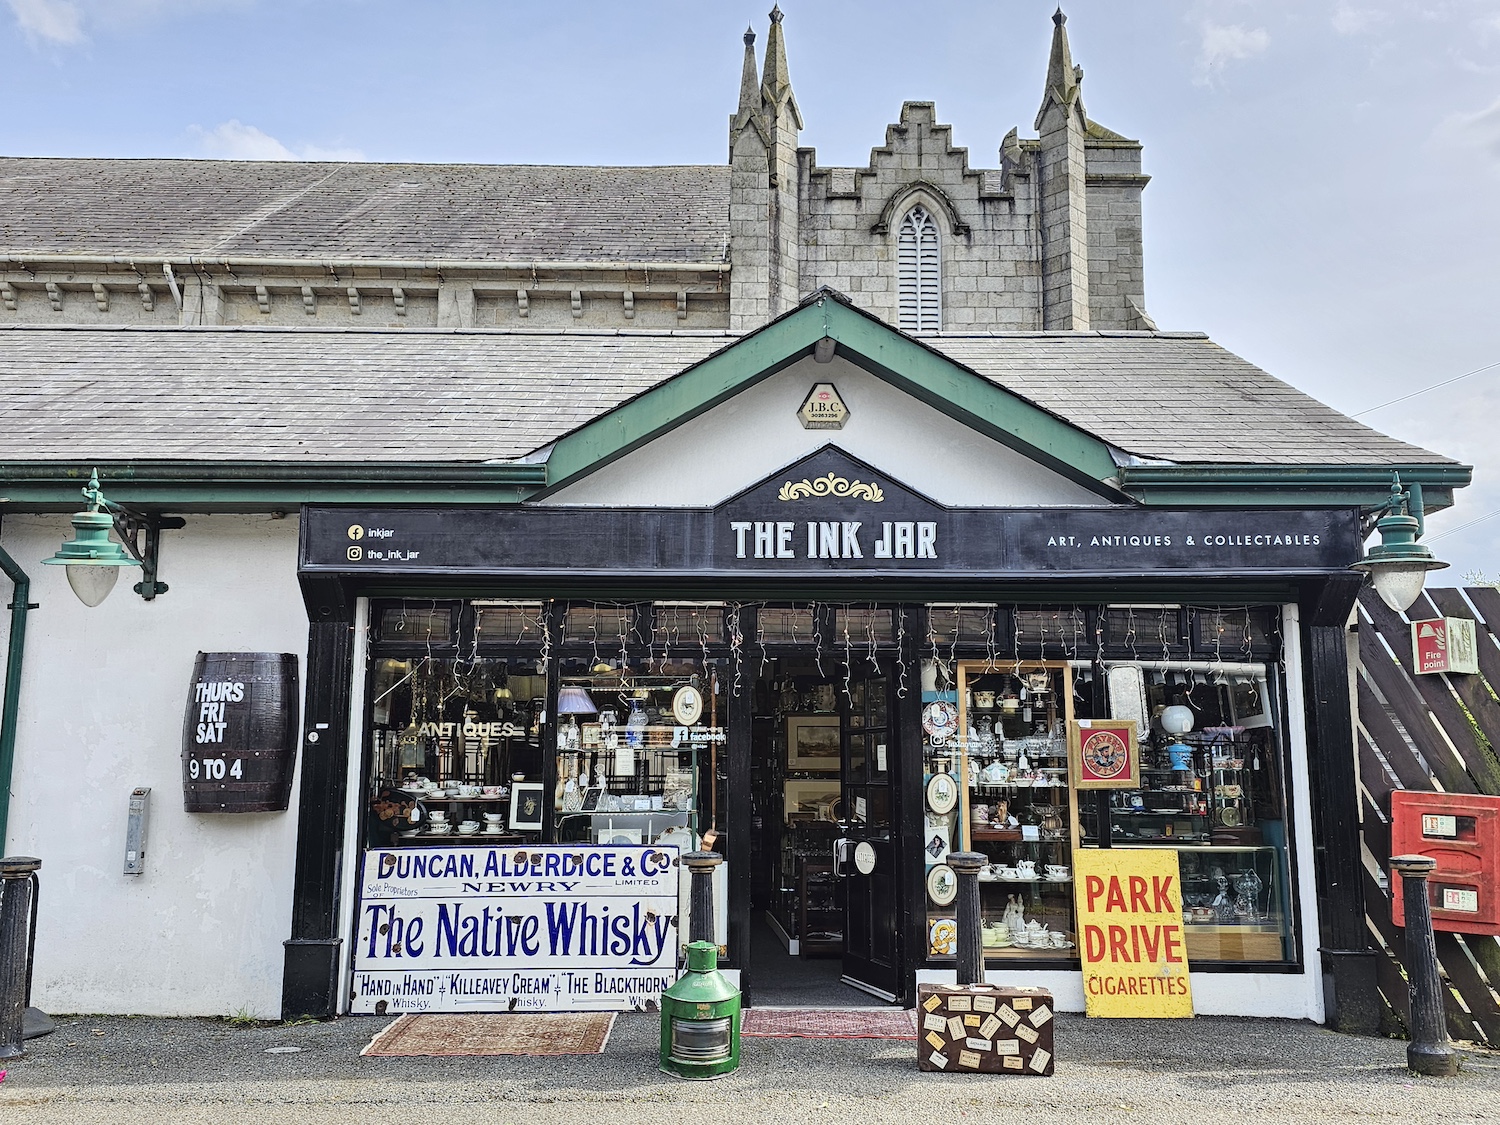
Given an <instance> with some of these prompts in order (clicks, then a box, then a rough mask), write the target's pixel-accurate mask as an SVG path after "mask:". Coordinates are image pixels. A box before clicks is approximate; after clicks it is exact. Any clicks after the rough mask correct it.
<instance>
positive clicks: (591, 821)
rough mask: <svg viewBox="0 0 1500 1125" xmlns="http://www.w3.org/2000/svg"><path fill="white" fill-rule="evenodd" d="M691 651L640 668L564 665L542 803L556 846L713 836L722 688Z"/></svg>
mask: <svg viewBox="0 0 1500 1125" xmlns="http://www.w3.org/2000/svg"><path fill="white" fill-rule="evenodd" d="M696 656H698V653H697V651H696V646H692V647H689V646H684V648H683V650H682V652H681V654H680V655H679V654H676V653H672V654H670V655H668V656H667V657H665V658H662V657H657V658H656V659H649V658H648V659H646V660H643V661H641V662H640V663H629V662H621V661H619V660H614V661H603V660H601V661H597V662H593V663H591V662H590V661H591V659H592V658H591V657H590V658H585V659H581V660H579V659H571V658H564V659H563V661H562V662H561V665H560V669H559V681H558V682H559V688H558V694H557V725H556V773H555V782H554V785H553V791H552V793H551V795H550V799H551V802H552V808H553V815H554V818H555V822H556V825H557V828H556V838H557V839H558V840H559V841H561V842H566V841H579V842H588V843H603V844H608V843H614V844H641V843H646V844H649V843H670V844H677V845H679V846H681V847H682V849H683V851H692V850H693V848H694V847H695V846H697V843H698V841H699V839H700V838H701V837H702V835H703V834H704V832H706V831H709V830H711V829H714V828H716V826H717V822H718V818H719V813H720V810H721V809H722V807H723V794H722V792H714V791H712V790H711V789H710V786H711V785H712V783H713V781H712V779H713V777H714V774H715V773H716V772H719V773H723V772H724V771H725V770H726V768H727V765H728V761H727V758H726V756H725V749H726V747H725V742H726V739H725V735H724V730H725V727H724V723H725V720H726V719H727V715H728V713H727V710H726V701H725V696H724V692H725V682H724V677H723V675H722V674H721V666H720V663H719V661H718V660H716V659H709V660H703V659H701V658H699V659H694V657H696Z"/></svg>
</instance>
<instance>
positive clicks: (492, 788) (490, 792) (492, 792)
mask: <svg viewBox="0 0 1500 1125" xmlns="http://www.w3.org/2000/svg"><path fill="white" fill-rule="evenodd" d="M481 794H482V795H483V796H485V797H498V796H500V786H498V785H486V786H485V787H484V788H483V789H482V790H481Z"/></svg>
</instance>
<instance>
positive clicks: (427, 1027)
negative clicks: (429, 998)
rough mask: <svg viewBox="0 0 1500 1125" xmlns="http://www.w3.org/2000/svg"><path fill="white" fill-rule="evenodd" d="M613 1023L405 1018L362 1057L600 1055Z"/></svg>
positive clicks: (570, 1017)
mask: <svg viewBox="0 0 1500 1125" xmlns="http://www.w3.org/2000/svg"><path fill="white" fill-rule="evenodd" d="M614 1025H615V1016H614V1013H613V1012H553V1013H542V1012H537V1013H525V1014H520V1013H499V1014H495V1015H446V1016H438V1015H433V1016H415V1015H412V1016H402V1017H400V1018H399V1019H397V1020H396V1021H395V1022H394V1023H392V1024H391V1025H390V1026H388V1027H386V1028H385V1029H384V1030H383V1031H381V1032H380V1033H379V1034H378V1035H376V1036H375V1038H374V1039H372V1040H370V1045H369V1046H368V1047H366V1048H365V1049H364V1050H363V1051H361V1052H360V1054H362V1055H376V1056H381V1057H386V1058H391V1057H400V1056H404V1055H431V1056H452V1055H597V1054H601V1053H602V1052H603V1051H604V1045H605V1044H606V1043H608V1042H609V1033H610V1031H611V1029H613V1027H614Z"/></svg>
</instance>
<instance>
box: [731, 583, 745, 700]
mask: <svg viewBox="0 0 1500 1125" xmlns="http://www.w3.org/2000/svg"><path fill="white" fill-rule="evenodd" d="M728 626H729V660H730V663H731V664H732V665H733V666H734V679H733V680H731V681H730V691H731V692H732V693H733V695H734V698H736V699H738V698H739V697H740V683H741V676H742V675H743V672H744V655H745V654H744V651H743V650H744V647H745V638H744V635H743V634H742V633H741V632H740V603H739V602H734V603H733V604H732V605H731V606H730V607H729V619H728Z"/></svg>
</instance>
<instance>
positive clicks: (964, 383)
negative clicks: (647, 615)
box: [547, 292, 1121, 500]
mask: <svg viewBox="0 0 1500 1125" xmlns="http://www.w3.org/2000/svg"><path fill="white" fill-rule="evenodd" d="M825 336H828V337H831V338H832V339H834V340H835V341H837V344H838V348H837V351H838V354H839V355H840V356H841V357H843V358H844V359H847V360H848V361H849V362H851V363H854V364H857V365H859V366H860V367H862V368H864V369H865V370H866V371H869V372H870V373H871V374H872V375H875V376H877V377H879V378H881V379H884V380H886V381H887V382H889V383H891V384H893V385H894V386H897V387H899V388H901V389H902V390H904V391H906V392H907V393H908V394H910V395H912V396H913V397H914V398H917V399H920V400H921V401H923V402H926V403H928V404H929V405H931V406H933V407H935V408H936V409H938V410H940V411H942V412H943V413H945V414H947V415H949V416H950V417H952V418H954V419H956V420H958V421H960V422H963V423H964V424H965V425H968V426H970V427H972V428H973V429H976V430H978V431H980V432H981V433H984V434H985V435H986V436H988V437H991V438H993V439H994V440H996V441H1000V442H1003V443H1004V444H1006V445H1008V446H1010V447H1011V448H1013V449H1016V450H1017V451H1019V452H1021V453H1024V454H1025V455H1026V456H1028V457H1031V458H1033V459H1035V460H1037V461H1039V462H1041V463H1043V464H1045V465H1047V466H1048V467H1050V468H1052V469H1053V470H1055V471H1057V472H1059V473H1061V474H1063V475H1064V476H1066V477H1068V478H1069V479H1071V480H1074V481H1077V482H1078V483H1080V484H1083V485H1085V486H1086V487H1089V488H1092V489H1093V490H1094V491H1096V492H1099V493H1101V494H1102V495H1106V496H1109V497H1111V498H1112V499H1116V500H1119V499H1121V496H1120V493H1119V492H1118V491H1117V490H1116V489H1114V488H1113V487H1111V486H1110V485H1108V484H1106V483H1104V482H1106V481H1109V480H1110V478H1112V477H1114V476H1115V471H1116V470H1115V464H1114V460H1113V458H1111V456H1110V453H1109V447H1108V445H1106V444H1105V443H1104V442H1103V441H1100V440H1099V439H1098V438H1097V437H1094V436H1093V435H1092V434H1089V433H1087V432H1086V431H1084V430H1081V429H1079V428H1078V427H1077V426H1075V425H1073V424H1072V423H1071V422H1068V421H1067V420H1066V419H1064V418H1062V417H1060V416H1058V415H1056V414H1053V413H1052V412H1050V411H1048V410H1044V409H1043V408H1042V407H1040V406H1037V405H1036V404H1035V403H1033V402H1030V401H1028V400H1026V399H1024V398H1022V397H1021V396H1019V395H1017V394H1015V393H1014V392H1011V391H1008V390H1006V389H1004V388H1003V387H999V386H997V385H995V384H994V383H992V382H990V381H989V380H988V379H985V378H984V377H983V376H981V375H978V374H976V373H975V372H973V371H970V370H969V369H968V368H966V367H964V366H962V365H961V364H958V363H955V362H954V361H953V360H951V359H949V358H948V357H947V356H944V355H941V354H939V353H938V352H936V351H934V350H932V349H931V348H929V347H927V346H925V345H923V344H921V343H919V342H918V341H916V340H913V339H912V338H911V337H909V336H905V335H903V334H901V333H900V332H896V331H895V330H893V329H892V328H890V327H889V326H888V325H886V324H884V323H882V322H881V321H879V320H877V319H876V318H875V317H873V316H870V315H869V314H868V313H865V312H862V311H860V310H858V309H855V308H853V307H851V306H850V305H848V304H846V303H845V302H844V301H843V300H842V299H840V298H838V297H837V296H835V295H833V294H831V293H826V292H820V293H818V294H816V295H814V296H813V297H810V298H808V299H807V300H806V301H804V302H803V303H802V304H801V305H800V306H799V307H798V308H796V309H794V310H793V311H791V312H789V313H787V314H785V315H783V316H781V317H779V318H777V319H776V320H773V321H772V322H771V323H770V324H767V325H766V326H765V327H764V328H760V329H757V330H756V331H755V332H752V333H750V334H749V335H747V336H745V337H744V338H743V339H741V340H737V341H735V342H734V343H733V344H730V345H729V346H728V347H726V348H723V349H721V350H720V351H717V352H715V353H714V354H713V355H711V356H709V357H708V358H706V359H704V360H701V361H700V362H698V363H697V364H694V365H693V366H692V367H689V368H688V369H687V370H685V371H683V372H682V373H681V374H679V375H675V376H673V377H672V378H671V379H669V380H667V381H666V382H665V383H661V384H659V385H658V386H655V387H653V388H651V389H650V390H648V391H643V392H642V393H641V394H639V395H637V396H635V397H634V398H632V399H630V400H629V401H627V402H625V403H622V404H621V405H620V406H618V407H616V408H615V409H613V410H611V411H610V412H609V413H608V414H604V415H602V416H601V417H599V418H595V419H593V420H592V421H590V422H586V423H585V424H584V425H582V426H580V427H579V428H578V429H576V430H573V431H572V432H571V433H569V434H567V435H565V436H564V437H562V438H559V439H558V440H557V442H556V443H555V445H554V446H553V449H552V453H551V455H550V456H549V458H548V459H547V486H548V489H549V490H550V489H555V488H559V487H561V486H562V485H564V484H566V483H568V482H569V481H573V480H577V479H578V478H580V477H582V476H585V475H587V474H588V473H591V472H594V471H595V470H597V469H600V468H603V467H604V466H605V465H607V464H609V463H610V462H612V461H614V460H616V459H617V458H619V457H622V456H624V455H625V454H626V453H629V452H630V451H631V450H633V449H637V448H639V447H640V446H642V445H644V444H646V443H647V442H650V441H652V440H653V439H655V438H657V437H660V436H661V435H663V434H665V433H667V432H669V431H670V430H672V429H674V428H675V427H677V426H680V425H682V424H683V423H684V422H687V421H689V420H691V419H692V418H694V417H696V416H698V415H699V414H702V413H703V412H704V411H706V410H710V409H712V408H713V407H714V406H717V405H718V404H719V403H721V402H724V401H725V400H727V399H729V398H731V397H733V396H734V395H735V394H738V393H739V392H740V391H743V390H745V389H747V388H749V387H752V386H754V385H755V384H756V383H758V382H760V381H761V380H762V379H766V378H769V377H770V376H772V375H774V374H776V372H778V371H781V370H782V369H784V368H786V367H788V366H790V365H791V364H793V363H795V362H797V361H798V360H799V359H802V358H804V357H805V356H808V355H810V354H811V353H812V349H813V345H814V344H816V343H817V342H818V341H819V340H821V339H822V338H823V337H825Z"/></svg>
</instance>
